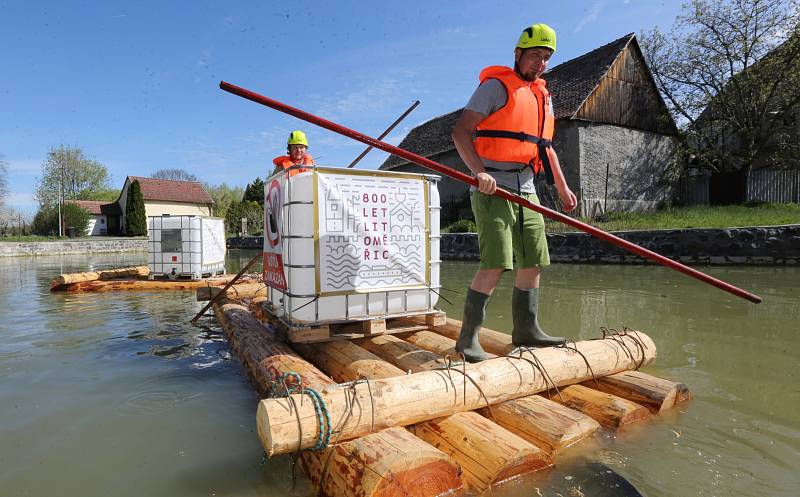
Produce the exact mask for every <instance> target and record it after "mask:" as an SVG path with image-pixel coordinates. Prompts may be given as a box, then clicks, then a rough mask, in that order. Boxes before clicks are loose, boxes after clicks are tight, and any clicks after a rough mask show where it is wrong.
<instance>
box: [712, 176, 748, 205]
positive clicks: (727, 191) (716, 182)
mask: <svg viewBox="0 0 800 497" xmlns="http://www.w3.org/2000/svg"><path fill="white" fill-rule="evenodd" d="M746 197H747V175H746V174H745V173H743V172H742V171H733V172H720V173H713V174H712V175H711V177H710V178H709V181H708V201H709V203H710V204H711V205H730V204H743V203H744V202H745V199H746Z"/></svg>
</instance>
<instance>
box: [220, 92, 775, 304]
mask: <svg viewBox="0 0 800 497" xmlns="http://www.w3.org/2000/svg"><path fill="white" fill-rule="evenodd" d="M219 87H220V88H222V89H223V90H225V91H227V92H230V93H233V94H234V95H239V96H240V97H242V98H246V99H247V100H252V101H253V102H256V103H259V104H262V105H266V106H267V107H271V108H273V109H275V110H278V111H281V112H284V113H286V114H289V115H292V116H294V117H296V118H298V119H302V120H303V121H307V122H310V123H312V124H316V125H317V126H321V127H323V128H325V129H329V130H331V131H333V132H335V133H339V134H341V135H344V136H348V137H350V138H352V139H354V140H356V141H360V142H361V143H365V144H367V145H370V146H372V147H375V148H379V149H381V150H383V151H384V152H389V153H390V154H394V155H396V156H398V157H402V158H404V159H406V160H409V161H411V162H413V163H415V164H419V165H420V166H422V167H425V168H428V169H432V170H434V171H436V172H437V173H441V174H444V175H445V176H450V177H451V178H454V179H457V180H459V181H462V182H464V183H467V184H469V185H472V186H478V180H476V179H475V178H473V177H472V176H468V175H466V174H464V173H462V172H459V171H456V170H455V169H452V168H450V167H447V166H445V165H442V164H439V163H438V162H434V161H432V160H430V159H427V158H425V157H422V156H421V155H417V154H415V153H412V152H409V151H407V150H403V149H402V148H398V147H395V146H393V145H389V144H388V143H384V142H382V141H380V140H376V139H375V138H371V137H369V136H367V135H364V134H362V133H359V132H358V131H353V130H352V129H348V128H345V127H344V126H341V125H339V124H336V123H334V122H331V121H328V120H326V119H323V118H321V117H317V116H315V115H313V114H309V113H308V112H305V111H302V110H300V109H297V108H295V107H291V106H289V105H286V104H284V103H282V102H279V101H277V100H273V99H271V98H269V97H265V96H263V95H259V94H258V93H254V92H252V91H250V90H246V89H244V88H241V87H239V86H236V85H232V84H230V83H226V82H225V81H220V83H219ZM494 195H497V196H498V197H501V198H504V199H506V200H508V201H510V202H514V203H515V204H519V205H521V206H523V207H527V208H528V209H531V210H534V211H536V212H539V213H541V214H542V215H544V216H547V217H549V218H550V219H555V220H556V221H560V222H562V223H564V224H568V225H570V226H572V227H575V228H577V229H579V230H581V231H584V232H586V233H589V234H590V235H592V236H594V237H596V238H599V239H601V240H605V241H607V242H609V243H611V244H613V245H616V246H617V247H620V248H623V249H625V250H627V251H629V252H633V253H634V254H637V255H640V256H642V257H645V258H647V259H650V260H652V261H654V262H657V263H659V264H661V265H662V266H667V267H669V268H672V269H674V270H676V271H680V272H681V273H683V274H685V275H687V276H691V277H692V278H695V279H698V280H700V281H702V282H705V283H708V284H709V285H713V286H715V287H717V288H720V289H722V290H725V291H726V292H729V293H732V294H734V295H736V296H737V297H741V298H743V299H746V300H749V301H750V302H755V303H756V304H758V303H759V302H761V300H762V299H761V297H759V296H758V295H755V294H752V293H750V292H748V291H746V290H742V289H741V288H739V287H736V286H733V285H731V284H730V283H726V282H724V281H722V280H718V279H717V278H714V277H713V276H709V275H707V274H705V273H703V272H700V271H698V270H696V269H692V268H690V267H688V266H685V265H683V264H681V263H680V262H676V261H673V260H672V259H668V258H666V257H664V256H663V255H661V254H657V253H656V252H653V251H652V250H648V249H646V248H644V247H640V246H639V245H636V244H635V243H631V242H629V241H627V240H623V239H622V238H620V237H618V236H615V235H612V234H611V233H607V232H605V231H603V230H601V229H598V228H595V227H594V226H591V225H589V224H586V223H582V222H581V221H578V220H577V219H573V218H571V217H569V216H566V215H564V214H561V213H560V212H556V211H554V210H552V209H548V208H547V207H544V206H541V205H537V204H534V203H533V202H530V201H528V200H526V199H524V198H522V197H520V196H519V195H515V194H513V193H510V192H507V191H505V190H503V189H501V188H498V189H497V191H496V192H495V193H494Z"/></svg>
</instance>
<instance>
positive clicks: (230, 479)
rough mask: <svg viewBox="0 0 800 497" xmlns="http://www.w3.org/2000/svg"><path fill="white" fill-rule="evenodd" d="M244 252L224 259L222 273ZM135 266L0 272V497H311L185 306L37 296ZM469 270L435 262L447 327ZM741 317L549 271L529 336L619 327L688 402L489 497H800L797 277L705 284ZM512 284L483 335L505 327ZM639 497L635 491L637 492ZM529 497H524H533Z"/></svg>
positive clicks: (688, 283)
mask: <svg viewBox="0 0 800 497" xmlns="http://www.w3.org/2000/svg"><path fill="white" fill-rule="evenodd" d="M253 254H254V252H246V251H231V252H230V253H229V257H228V271H229V272H235V271H236V270H238V268H239V267H241V266H243V265H244V264H245V263H246V262H247V261H248V260H249V259H250V258H251V257H252V256H253ZM144 260H145V254H141V253H136V254H125V255H92V256H62V257H37V258H26V257H19V258H2V259H0V441H2V443H0V467H2V471H0V489H2V490H0V495H4V496H5V495H9V496H17V495H30V496H44V495H53V496H55V495H57V496H81V497H92V496H109V495H114V496H137V497H138V496H143V495H146V496H162V495H163V496H174V497H182V496H197V495H209V496H212V495H219V496H223V495H224V496H276V497H277V496H283V495H296V496H310V495H312V492H311V489H310V488H309V485H308V483H307V482H306V481H305V480H304V478H303V477H302V476H301V477H300V478H298V479H297V481H296V483H294V484H293V481H292V477H291V472H292V468H291V461H290V459H289V458H288V457H281V458H276V459H274V460H270V461H266V460H264V459H263V451H262V449H261V446H260V444H259V441H258V437H257V435H256V429H255V408H256V402H257V397H256V396H255V394H254V393H253V389H252V388H251V386H250V383H249V381H248V379H247V376H246V375H245V373H244V372H243V370H242V368H241V367H240V365H239V362H238V360H237V359H236V358H235V357H232V355H231V352H230V349H229V348H228V346H227V343H226V341H225V339H224V337H223V335H222V333H221V331H220V329H219V327H218V326H217V324H216V323H215V322H214V320H212V319H204V320H201V322H200V324H201V326H199V327H195V326H192V325H190V324H188V321H189V320H190V319H191V318H192V316H193V315H194V314H195V313H196V312H197V311H198V310H200V308H201V307H202V304H201V303H198V302H196V301H195V298H194V294H193V293H191V292H153V293H150V292H119V293H107V294H103V293H100V294H66V293H57V294H54V293H50V292H49V283H50V280H51V279H52V278H53V277H55V276H56V275H58V274H59V273H62V272H64V273H69V272H77V271H85V270H88V269H90V268H101V269H102V268H107V267H120V266H124V265H138V264H143V263H144V262H143V261H144ZM475 268H476V264H475V263H464V262H445V263H444V264H443V267H442V281H443V285H444V286H445V287H446V288H447V289H449V290H452V291H444V292H443V296H444V297H446V298H447V299H448V300H450V301H451V302H452V303H447V302H442V307H443V309H444V310H446V311H447V313H448V315H451V316H453V317H456V318H459V319H460V314H461V306H462V305H463V298H464V291H465V289H466V287H467V285H468V283H469V280H470V279H471V277H472V273H473V271H474V270H475ZM700 269H701V270H704V271H706V272H708V273H710V274H711V275H712V276H715V277H718V278H722V279H724V280H726V281H729V282H730V283H733V284H735V285H737V286H741V287H743V288H745V289H747V290H749V291H752V292H754V293H757V294H760V295H761V296H763V297H764V299H765V301H764V302H763V303H762V304H759V305H754V304H750V303H748V302H745V301H743V300H740V299H737V298H736V297H733V296H730V295H728V294H727V293H724V292H722V291H720V290H717V289H715V288H712V287H708V286H706V285H703V284H701V283H699V282H696V281H695V280H692V279H689V278H687V277H686V276H683V275H681V274H679V273H676V272H674V271H670V270H668V269H663V268H660V267H652V266H595V265H592V266H588V265H566V264H557V265H554V266H552V267H550V268H548V270H547V271H546V272H545V276H544V279H543V284H542V286H543V290H542V301H543V304H542V317H541V322H542V325H543V327H544V328H545V329H547V330H548V331H549V332H551V333H553V334H564V335H568V336H570V337H572V338H575V339H577V340H580V339H588V338H593V337H596V336H598V335H599V329H600V327H601V326H606V327H613V328H622V327H623V326H629V327H631V328H635V329H638V330H641V331H644V332H646V333H648V334H649V335H650V336H651V337H652V338H653V340H654V341H655V343H656V345H657V346H658V359H657V361H656V363H655V364H654V365H652V366H649V367H648V368H646V369H645V371H646V372H649V373H652V374H656V375H660V376H665V377H669V378H674V379H678V380H681V381H683V382H684V383H686V384H687V385H688V386H689V388H690V389H691V390H692V392H693V393H694V396H695V398H694V400H692V401H690V402H689V403H687V404H683V405H682V406H681V407H679V408H678V409H674V410H672V411H671V412H669V413H668V414H666V415H662V416H658V417H656V418H655V419H654V420H653V421H652V422H649V423H647V424H645V425H642V426H640V427H638V428H636V429H633V430H630V431H629V432H627V433H625V434H622V435H620V436H618V437H617V438H616V439H613V440H612V439H611V438H610V437H600V438H599V439H598V440H596V441H593V442H592V443H591V444H589V445H591V446H592V450H588V449H587V448H576V449H573V450H571V451H568V453H567V454H566V455H565V456H564V457H563V458H562V459H559V460H557V461H556V462H557V467H556V468H555V469H554V470H552V471H548V472H545V473H542V474H537V475H534V476H529V477H524V478H520V479H517V480H515V481H512V482H509V483H508V484H506V485H504V486H502V487H501V488H499V489H496V490H495V491H493V492H492V495H494V496H501V497H511V496H514V497H517V496H520V497H521V496H530V495H545V496H547V495H558V494H561V495H565V496H567V495H580V494H581V493H582V494H583V495H587V496H588V495H607V496H621V495H637V492H638V493H640V494H643V495H647V496H675V495H704V496H705V495H708V496H711V495H737V496H766V495H770V496H774V495H780V496H783V495H785V496H796V495H799V494H800V475H799V474H798V469H797V468H798V467H800V414H798V413H800V386H798V385H799V384H798V380H799V379H800V378H798V352H797V351H798V349H800V333H798V332H799V331H800V268H766V267H757V268H755V267H707V268H700ZM510 284H511V278H510V277H507V281H503V284H502V285H501V287H499V288H498V290H497V292H496V293H495V295H494V296H493V299H492V301H491V303H490V307H489V318H488V320H487V323H486V325H487V326H488V327H490V328H494V329H497V330H509V329H510V328H511V323H510V320H511V317H510V308H509V307H508V302H510V298H511V288H510ZM634 487H635V489H634ZM537 492H538V493H537Z"/></svg>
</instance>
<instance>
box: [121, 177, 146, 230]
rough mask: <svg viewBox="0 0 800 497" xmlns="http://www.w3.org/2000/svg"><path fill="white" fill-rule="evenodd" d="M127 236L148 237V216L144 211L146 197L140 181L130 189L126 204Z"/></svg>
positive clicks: (135, 182) (134, 183)
mask: <svg viewBox="0 0 800 497" xmlns="http://www.w3.org/2000/svg"><path fill="white" fill-rule="evenodd" d="M125 234H126V235H128V236H147V215H146V214H145V210H144V195H142V187H141V186H140V185H139V182H138V181H134V182H133V183H131V186H130V188H128V200H127V202H126V203H125Z"/></svg>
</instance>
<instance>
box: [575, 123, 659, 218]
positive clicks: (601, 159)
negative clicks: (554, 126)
mask: <svg viewBox="0 0 800 497" xmlns="http://www.w3.org/2000/svg"><path fill="white" fill-rule="evenodd" d="M574 125H575V126H577V127H578V130H579V135H580V140H578V143H579V145H578V146H579V147H580V152H579V153H580V185H579V186H578V188H579V191H576V192H575V193H576V194H578V195H579V199H580V208H581V209H582V211H583V212H582V213H583V214H584V215H588V214H589V213H591V212H592V210H593V207H594V205H595V203H596V202H599V203H600V205H601V206H602V205H603V204H604V203H605V196H606V191H605V190H606V165H608V205H607V209H608V210H609V211H612V210H613V211H646V210H653V209H655V208H656V207H657V206H658V204H659V203H661V202H663V201H664V200H666V199H668V198H669V197H670V195H671V190H672V185H671V183H670V182H669V181H668V180H667V177H666V174H667V171H668V169H669V164H670V161H671V160H672V157H673V154H672V150H673V147H674V145H673V141H672V139H671V138H670V137H668V136H665V135H660V134H658V133H652V132H649V131H641V130H636V129H630V128H624V127H622V126H613V125H610V124H599V123H591V122H584V121H576V122H575V124H574ZM559 132H561V131H560V130H559ZM573 185H574V183H573V182H570V186H571V187H573V188H574V186H573Z"/></svg>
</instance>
